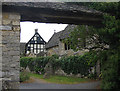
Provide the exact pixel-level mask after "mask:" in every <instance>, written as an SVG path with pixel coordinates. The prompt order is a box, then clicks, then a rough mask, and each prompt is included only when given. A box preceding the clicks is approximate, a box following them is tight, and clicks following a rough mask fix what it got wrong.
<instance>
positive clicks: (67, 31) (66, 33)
mask: <svg viewBox="0 0 120 91" xmlns="http://www.w3.org/2000/svg"><path fill="white" fill-rule="evenodd" d="M75 27H77V25H68V26H67V27H66V28H65V29H64V30H63V31H62V34H61V35H60V39H65V38H66V37H69V34H70V32H71V31H73V30H74V28H75Z"/></svg>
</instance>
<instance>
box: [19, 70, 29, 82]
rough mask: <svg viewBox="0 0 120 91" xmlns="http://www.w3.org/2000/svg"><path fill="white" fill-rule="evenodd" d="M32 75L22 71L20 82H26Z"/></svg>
mask: <svg viewBox="0 0 120 91" xmlns="http://www.w3.org/2000/svg"><path fill="white" fill-rule="evenodd" d="M29 79H30V76H29V75H28V74H27V73H26V72H21V73H20V82H24V81H26V80H29Z"/></svg>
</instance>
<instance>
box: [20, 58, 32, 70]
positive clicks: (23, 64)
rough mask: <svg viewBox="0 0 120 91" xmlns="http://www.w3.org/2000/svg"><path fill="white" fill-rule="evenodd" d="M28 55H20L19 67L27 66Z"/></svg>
mask: <svg viewBox="0 0 120 91" xmlns="http://www.w3.org/2000/svg"><path fill="white" fill-rule="evenodd" d="M30 59H32V58H30V57H22V58H20V67H23V68H26V67H27V66H28V62H29V61H30Z"/></svg>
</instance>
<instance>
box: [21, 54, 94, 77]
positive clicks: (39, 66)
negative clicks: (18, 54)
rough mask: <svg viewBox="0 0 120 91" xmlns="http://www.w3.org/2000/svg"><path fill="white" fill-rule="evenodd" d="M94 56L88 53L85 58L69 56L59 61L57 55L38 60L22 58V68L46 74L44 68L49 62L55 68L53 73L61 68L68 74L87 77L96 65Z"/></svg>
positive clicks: (38, 58)
mask: <svg viewBox="0 0 120 91" xmlns="http://www.w3.org/2000/svg"><path fill="white" fill-rule="evenodd" d="M92 58H94V54H92V53H86V54H85V55H83V56H69V57H63V58H61V59H59V57H58V56H57V55H53V56H51V57H37V58H30V57H27V58H21V66H22V67H27V66H28V67H29V69H30V71H34V72H36V73H38V74H39V73H41V74H44V72H45V71H44V68H45V66H46V64H47V63H48V62H49V63H51V65H52V67H53V72H55V70H56V69H58V68H59V67H61V69H62V70H63V71H64V72H66V73H67V74H70V73H72V74H75V75H76V74H79V73H80V74H81V75H84V76H87V75H88V74H89V71H88V70H89V69H90V67H91V66H94V65H95V61H92Z"/></svg>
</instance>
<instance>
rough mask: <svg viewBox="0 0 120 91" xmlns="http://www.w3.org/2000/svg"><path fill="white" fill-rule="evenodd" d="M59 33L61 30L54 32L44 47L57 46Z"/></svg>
mask: <svg viewBox="0 0 120 91" xmlns="http://www.w3.org/2000/svg"><path fill="white" fill-rule="evenodd" d="M61 34H62V31H60V32H57V33H54V34H53V36H52V37H51V38H50V40H49V41H48V43H47V44H46V45H45V48H46V49H48V48H51V47H54V46H58V44H59V40H60V35H61Z"/></svg>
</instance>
